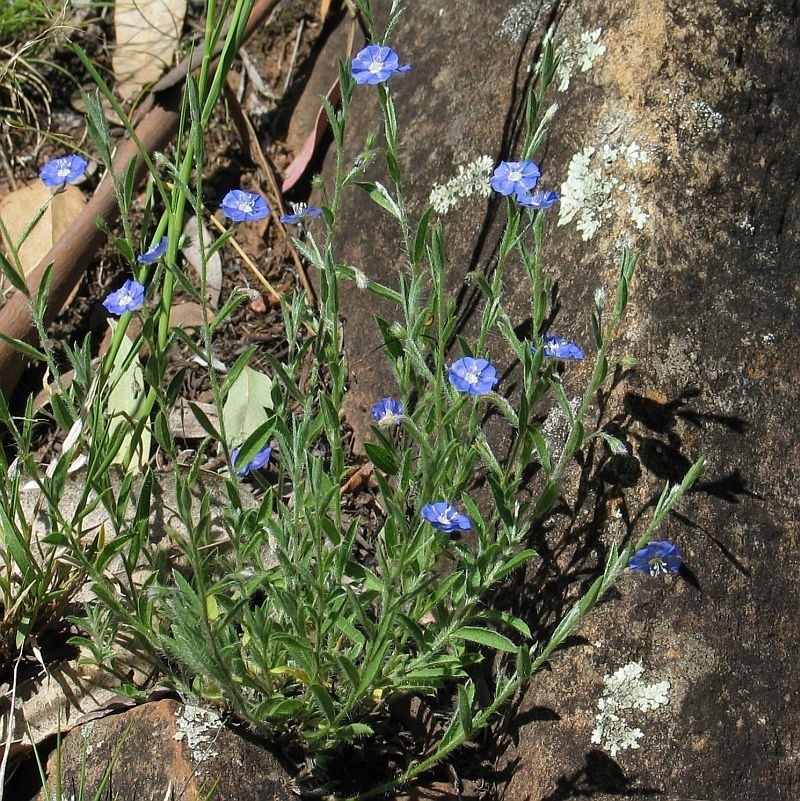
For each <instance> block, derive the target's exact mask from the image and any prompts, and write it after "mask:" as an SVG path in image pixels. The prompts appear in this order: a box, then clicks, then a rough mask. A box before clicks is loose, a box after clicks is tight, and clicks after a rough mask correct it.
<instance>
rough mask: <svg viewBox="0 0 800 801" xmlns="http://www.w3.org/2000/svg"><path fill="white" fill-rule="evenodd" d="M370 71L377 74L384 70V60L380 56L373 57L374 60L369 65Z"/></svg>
mask: <svg viewBox="0 0 800 801" xmlns="http://www.w3.org/2000/svg"><path fill="white" fill-rule="evenodd" d="M369 71H370V72H371V73H372V74H373V75H377V74H378V73H379V72H382V71H383V61H382V60H381V59H380V58H377V57H375V58H373V59H372V62H371V63H370V65H369Z"/></svg>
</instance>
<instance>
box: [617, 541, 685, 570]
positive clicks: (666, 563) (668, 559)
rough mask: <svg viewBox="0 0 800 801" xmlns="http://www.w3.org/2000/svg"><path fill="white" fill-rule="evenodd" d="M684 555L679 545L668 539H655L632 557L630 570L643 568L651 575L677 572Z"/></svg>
mask: <svg viewBox="0 0 800 801" xmlns="http://www.w3.org/2000/svg"><path fill="white" fill-rule="evenodd" d="M682 562H683V557H682V556H681V552H680V549H679V548H678V546H677V545H673V544H672V543H671V542H667V541H666V540H653V541H652V542H650V543H649V544H648V545H645V547H644V548H642V549H641V550H639V551H636V553H635V554H634V555H633V556H632V557H631V559H630V562H628V570H641V572H642V573H649V574H650V575H651V576H658V575H659V574H661V573H677V572H678V571H679V570H680V569H681V563H682Z"/></svg>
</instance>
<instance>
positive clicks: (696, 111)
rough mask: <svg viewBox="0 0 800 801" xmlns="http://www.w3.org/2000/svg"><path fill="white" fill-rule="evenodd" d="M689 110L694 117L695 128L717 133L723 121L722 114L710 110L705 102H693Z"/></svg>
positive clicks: (696, 100) (697, 100)
mask: <svg viewBox="0 0 800 801" xmlns="http://www.w3.org/2000/svg"><path fill="white" fill-rule="evenodd" d="M689 109H690V111H691V113H692V115H693V117H694V120H695V126H696V128H699V129H705V130H707V131H718V130H719V129H720V128H721V127H722V123H723V122H724V120H725V118H724V117H723V116H722V114H720V113H719V112H718V111H715V110H714V109H713V108H711V106H710V105H709V104H708V103H707V102H706V101H705V100H699V99H695V100H693V101H692V102H691V104H690V106H689Z"/></svg>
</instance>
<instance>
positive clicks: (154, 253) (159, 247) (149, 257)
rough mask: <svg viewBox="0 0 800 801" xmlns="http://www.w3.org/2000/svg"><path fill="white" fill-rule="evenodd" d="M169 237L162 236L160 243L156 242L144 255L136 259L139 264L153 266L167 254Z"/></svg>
mask: <svg viewBox="0 0 800 801" xmlns="http://www.w3.org/2000/svg"><path fill="white" fill-rule="evenodd" d="M167 241H168V240H167V237H165V236H162V237H161V241H160V242H154V243H153V244H152V245H150V247H149V248H147V250H146V251H145V252H144V253H141V254H139V255H138V256H137V257H136V261H138V262H139V264H152V263H153V262H154V261H158V260H159V259H160V258H161V257H162V256H163V255H164V254H165V253H166V252H167Z"/></svg>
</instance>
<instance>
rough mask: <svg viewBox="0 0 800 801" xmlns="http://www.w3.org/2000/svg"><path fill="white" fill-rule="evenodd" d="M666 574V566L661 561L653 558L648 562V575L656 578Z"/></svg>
mask: <svg viewBox="0 0 800 801" xmlns="http://www.w3.org/2000/svg"><path fill="white" fill-rule="evenodd" d="M666 572H667V565H666V562H664V560H663V559H659V557H657V556H655V557H653V558H652V559H651V560H650V575H651V576H658V575H660V574H661V573H666Z"/></svg>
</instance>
